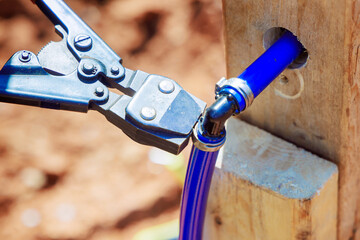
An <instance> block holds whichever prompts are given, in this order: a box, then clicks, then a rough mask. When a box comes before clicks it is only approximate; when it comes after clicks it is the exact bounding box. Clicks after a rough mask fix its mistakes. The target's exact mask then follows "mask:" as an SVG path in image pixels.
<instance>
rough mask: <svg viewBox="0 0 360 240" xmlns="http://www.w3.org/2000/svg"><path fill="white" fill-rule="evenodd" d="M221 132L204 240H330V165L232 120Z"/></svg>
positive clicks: (333, 208) (333, 211)
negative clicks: (225, 131) (223, 141)
mask: <svg viewBox="0 0 360 240" xmlns="http://www.w3.org/2000/svg"><path fill="white" fill-rule="evenodd" d="M227 129H228V132H230V133H236V134H229V135H228V139H227V142H226V144H225V146H224V148H223V150H222V152H221V154H220V156H219V158H218V162H217V165H218V166H217V168H216V170H215V174H214V177H213V179H212V185H211V191H210V197H209V201H208V206H207V215H206V222H205V229H204V239H210V240H217V239H228V240H232V239H234V240H235V239H244V240H245V239H246V240H253V239H254V240H255V239H261V240H305V239H316V240H335V239H336V219H337V189H338V185H337V178H338V173H337V167H336V165H335V164H333V163H331V162H329V161H325V160H323V159H321V158H319V157H317V156H315V155H313V154H311V153H309V152H306V151H305V150H303V149H300V148H297V147H296V146H295V145H293V144H291V143H288V142H286V141H284V140H281V139H279V138H277V137H274V136H272V135H271V134H269V133H267V132H265V131H263V130H260V129H258V128H256V127H253V126H251V125H249V124H246V123H244V122H241V121H240V120H237V119H233V120H230V122H229V124H228V126H227Z"/></svg>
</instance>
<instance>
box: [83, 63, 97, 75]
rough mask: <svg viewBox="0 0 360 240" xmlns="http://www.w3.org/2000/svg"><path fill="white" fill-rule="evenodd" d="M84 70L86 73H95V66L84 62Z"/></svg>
mask: <svg viewBox="0 0 360 240" xmlns="http://www.w3.org/2000/svg"><path fill="white" fill-rule="evenodd" d="M82 70H83V71H84V73H85V74H94V70H95V66H94V64H92V63H84V65H83V67H82Z"/></svg>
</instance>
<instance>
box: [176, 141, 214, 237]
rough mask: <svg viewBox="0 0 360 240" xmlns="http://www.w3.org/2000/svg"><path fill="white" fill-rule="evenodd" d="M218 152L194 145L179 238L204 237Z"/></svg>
mask: <svg viewBox="0 0 360 240" xmlns="http://www.w3.org/2000/svg"><path fill="white" fill-rule="evenodd" d="M218 153H219V151H215V152H205V151H202V150H200V149H198V148H196V147H195V146H193V147H192V150H191V155H190V160H189V165H188V169H187V173H186V178H185V184H184V190H183V195H182V202H181V212H180V236H179V240H195V239H197V240H200V239H202V230H203V226H204V218H205V211H206V204H207V199H208V195H209V189H210V184H211V178H212V175H213V172H214V167H215V163H216V158H217V156H218Z"/></svg>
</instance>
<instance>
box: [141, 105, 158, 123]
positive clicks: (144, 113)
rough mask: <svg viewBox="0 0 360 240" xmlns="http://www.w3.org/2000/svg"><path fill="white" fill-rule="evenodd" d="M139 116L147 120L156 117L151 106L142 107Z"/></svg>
mask: <svg viewBox="0 0 360 240" xmlns="http://www.w3.org/2000/svg"><path fill="white" fill-rule="evenodd" d="M140 116H141V117H142V118H143V119H144V120H147V121H151V120H153V119H155V117H156V110H155V109H154V108H152V107H143V108H142V109H141V112H140Z"/></svg>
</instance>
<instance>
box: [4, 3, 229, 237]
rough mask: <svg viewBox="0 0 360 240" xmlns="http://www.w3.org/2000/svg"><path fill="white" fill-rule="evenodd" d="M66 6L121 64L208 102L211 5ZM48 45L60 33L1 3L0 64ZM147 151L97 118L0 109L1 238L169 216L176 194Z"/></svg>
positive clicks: (32, 13)
mask: <svg viewBox="0 0 360 240" xmlns="http://www.w3.org/2000/svg"><path fill="white" fill-rule="evenodd" d="M66 2H67V3H68V4H69V5H70V6H71V7H72V8H73V9H74V10H75V12H77V13H78V14H79V15H80V16H81V17H82V18H83V19H84V20H85V21H86V22H87V23H88V24H89V25H90V26H91V27H92V28H93V29H94V30H95V31H96V32H97V33H98V34H99V35H100V36H101V37H102V38H103V39H104V40H105V41H106V42H107V43H108V44H109V45H110V46H111V47H112V48H113V49H114V50H115V52H117V53H118V54H119V56H121V57H122V58H123V59H124V65H125V66H126V67H128V68H131V69H141V70H143V71H146V72H149V73H156V74H161V75H165V76H168V77H170V78H172V79H175V80H176V81H177V82H178V83H180V85H182V86H183V87H184V88H185V89H186V90H188V91H190V92H191V93H193V94H194V95H196V96H198V97H200V98H201V99H203V100H205V101H207V102H208V103H210V102H211V101H212V99H213V97H214V93H213V92H214V84H215V82H216V81H217V80H218V79H219V78H220V77H222V76H224V75H225V62H224V55H223V45H222V19H221V2H220V1H213V0H156V1H155V0H147V1H144V0H97V1H95V0H92V1H85V0H71V1H70V0H67V1H66ZM50 40H59V37H58V36H57V35H56V34H55V33H54V27H53V25H52V24H51V23H50V22H49V21H48V20H47V19H46V17H45V16H44V15H43V14H42V13H41V12H40V11H39V10H38V8H37V7H36V6H35V5H33V4H32V3H31V1H29V0H0V65H1V66H2V65H3V64H4V63H5V62H6V61H7V59H9V58H10V57H11V55H12V54H13V53H15V52H17V51H19V50H22V49H26V50H30V51H32V52H35V53H37V52H38V51H39V50H40V49H41V47H42V46H44V45H45V44H46V43H47V42H49V41H50ZM149 149H150V148H149V147H146V146H142V145H139V144H137V143H135V142H133V141H131V140H130V139H129V138H128V137H127V136H125V135H124V134H123V133H122V132H121V130H119V129H117V128H116V127H115V126H113V125H112V124H110V123H108V122H107V121H106V120H105V118H104V117H103V116H101V115H100V114H99V113H97V112H89V113H88V114H83V113H75V112H64V111H55V110H46V109H38V108H33V107H26V106H17V105H11V104H0V239H8V240H10V239H21V240H24V239H39V240H45V239H57V240H65V239H68V240H70V239H74V240H75V239H91V240H100V239H110V240H111V239H131V237H132V236H133V235H134V233H136V232H137V231H138V230H140V229H142V228H144V227H148V226H151V225H155V224H158V223H163V222H166V221H168V220H171V219H175V218H176V217H178V208H179V202H180V195H181V188H180V187H179V184H178V183H177V181H176V180H175V179H174V177H173V176H172V174H171V173H169V172H168V171H166V170H165V168H164V167H162V166H158V165H155V164H153V163H150V162H149V160H148V152H149ZM188 152H189V147H188V148H187V149H186V150H185V151H184V156H185V158H187V156H188ZM154 168H156V171H153V169H154ZM34 225H35V226H34Z"/></svg>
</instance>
